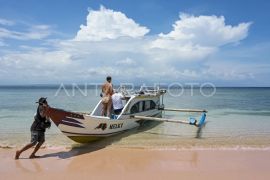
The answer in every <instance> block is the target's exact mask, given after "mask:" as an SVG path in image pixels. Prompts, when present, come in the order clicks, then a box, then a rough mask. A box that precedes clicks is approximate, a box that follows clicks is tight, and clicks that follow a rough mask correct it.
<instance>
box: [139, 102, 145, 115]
mask: <svg viewBox="0 0 270 180" xmlns="http://www.w3.org/2000/svg"><path fill="white" fill-rule="evenodd" d="M143 106H144V101H140V104H139V112H142V111H143V108H144V107H143Z"/></svg>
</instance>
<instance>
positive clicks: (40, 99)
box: [36, 97, 47, 104]
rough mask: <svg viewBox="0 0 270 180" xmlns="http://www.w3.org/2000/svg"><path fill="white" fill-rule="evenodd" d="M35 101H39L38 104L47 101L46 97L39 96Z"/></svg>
mask: <svg viewBox="0 0 270 180" xmlns="http://www.w3.org/2000/svg"><path fill="white" fill-rule="evenodd" d="M36 103H39V104H44V103H47V98H46V97H41V98H39V100H38V101H37V102H36Z"/></svg>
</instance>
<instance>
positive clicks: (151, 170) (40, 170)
mask: <svg viewBox="0 0 270 180" xmlns="http://www.w3.org/2000/svg"><path fill="white" fill-rule="evenodd" d="M31 151H32V149H30V150H28V151H26V152H24V153H23V154H22V155H21V157H20V159H19V160H14V155H15V149H0V158H1V161H0V174H1V179H5V180H7V179H20V180H22V179H28V180H31V179H33V180H34V179H36V178H38V179H40V180H41V179H46V180H47V179H49V178H64V179H76V178H77V179H95V180H96V179H117V180H121V179H123V180H124V179H136V180H142V179H155V180H157V179H166V180H168V179H185V180H186V179H203V180H204V179H205V180H206V179H218V180H222V179H226V180H228V179H230V180H232V179H238V180H239V179H244V180H249V179H250V180H251V179H252V180H254V179H256V180H263V179H270V171H269V167H270V150H218V149H217V150H215V149H213V150H157V149H156V150H155V149H132V148H115V147H107V148H93V147H92V148H73V149H48V148H45V149H41V150H40V151H39V152H38V153H37V155H40V156H41V157H40V158H37V159H28V156H29V155H30V153H31Z"/></svg>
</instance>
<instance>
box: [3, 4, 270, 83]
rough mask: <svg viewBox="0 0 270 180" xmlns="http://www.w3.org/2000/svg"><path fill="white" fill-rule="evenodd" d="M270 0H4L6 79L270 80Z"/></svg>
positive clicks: (32, 81)
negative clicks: (108, 77)
mask: <svg viewBox="0 0 270 180" xmlns="http://www.w3.org/2000/svg"><path fill="white" fill-rule="evenodd" d="M269 9H270V2H269V1H266V0H265V1H263V0H237V1H232V0H226V1H225V0H224V1H214V0H205V1H199V0H198V1H195V0H190V1H184V0H170V1H165V0H147V1H146V0H137V1H127V0H107V1H105V0H79V1H75V0H57V1H55V0H46V1H41V0H24V1H16V0H0V85H25V84H59V83H66V84H71V83H79V84H83V83H97V82H103V81H104V80H105V78H106V76H107V75H110V76H112V77H113V82H114V83H115V84H119V83H135V84H138V85H139V84H153V83H181V84H183V85H185V84H188V83H198V84H202V83H213V84H214V85H216V86H254V87H258V86H270V81H269V77H270V23H269V19H270V11H269Z"/></svg>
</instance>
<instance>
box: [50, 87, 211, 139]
mask: <svg viewBox="0 0 270 180" xmlns="http://www.w3.org/2000/svg"><path fill="white" fill-rule="evenodd" d="M119 92H120V93H122V95H123V96H124V97H125V99H126V102H125V106H124V108H123V110H122V112H121V113H120V114H119V115H114V114H112V115H111V117H110V118H109V117H104V116H101V110H102V103H101V100H100V101H99V103H98V104H97V105H96V107H95V108H94V110H93V112H92V113H78V112H69V111H65V110H61V109H58V108H52V107H48V109H47V114H48V116H49V117H50V118H51V120H52V121H53V122H54V123H55V124H56V126H57V127H58V128H59V129H60V130H61V131H62V133H63V134H65V135H66V136H67V137H69V138H70V139H72V140H74V141H76V142H80V143H86V142H90V141H94V140H97V139H100V138H104V137H108V136H112V135H115V134H119V133H121V132H124V131H127V130H130V129H133V128H136V127H138V126H140V125H141V124H142V122H143V121H161V122H173V123H182V124H188V125H194V126H196V127H199V128H201V127H202V126H203V125H204V123H205V119H206V113H207V111H206V110H200V109H170V108H165V107H164V104H163V96H164V94H165V93H166V90H164V89H159V88H157V89H149V88H148V87H145V86H143V87H141V89H140V90H139V91H138V92H127V91H126V90H125V89H123V88H120V90H119ZM163 111H177V112H196V113H202V114H201V118H200V120H199V121H198V120H196V119H195V118H192V117H190V118H189V119H188V120H179V119H167V118H162V112H163Z"/></svg>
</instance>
